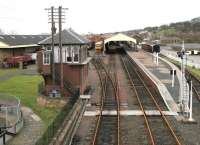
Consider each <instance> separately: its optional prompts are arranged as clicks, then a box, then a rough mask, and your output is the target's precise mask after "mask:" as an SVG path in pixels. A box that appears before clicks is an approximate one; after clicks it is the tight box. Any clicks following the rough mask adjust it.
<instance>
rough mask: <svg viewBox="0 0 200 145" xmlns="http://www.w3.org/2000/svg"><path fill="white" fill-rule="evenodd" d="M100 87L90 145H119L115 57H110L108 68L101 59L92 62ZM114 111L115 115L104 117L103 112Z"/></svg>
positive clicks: (118, 105)
mask: <svg viewBox="0 0 200 145" xmlns="http://www.w3.org/2000/svg"><path fill="white" fill-rule="evenodd" d="M94 65H95V67H96V70H97V73H98V76H99V80H100V85H101V91H102V93H101V103H100V108H99V110H100V114H99V116H98V118H97V122H96V128H95V131H94V136H93V139H92V145H108V144H109V145H120V114H119V110H120V104H119V89H118V81H117V73H116V71H115V65H116V64H115V56H114V55H111V56H110V60H109V64H108V67H106V66H105V64H104V63H103V62H102V60H101V59H96V60H95V61H94ZM104 110H107V111H116V112H117V115H104V114H103V111H104Z"/></svg>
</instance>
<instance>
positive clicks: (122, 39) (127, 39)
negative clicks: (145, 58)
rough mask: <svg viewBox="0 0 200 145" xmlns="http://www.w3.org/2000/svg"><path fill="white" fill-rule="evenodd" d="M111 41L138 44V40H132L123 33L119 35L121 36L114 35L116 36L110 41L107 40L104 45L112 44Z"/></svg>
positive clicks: (109, 39)
mask: <svg viewBox="0 0 200 145" xmlns="http://www.w3.org/2000/svg"><path fill="white" fill-rule="evenodd" d="M110 41H130V42H133V43H136V39H134V38H131V37H129V36H127V35H124V34H122V33H119V34H117V35H114V36H112V37H110V38H108V39H105V40H104V43H105V44H106V43H107V42H110Z"/></svg>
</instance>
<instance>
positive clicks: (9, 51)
mask: <svg viewBox="0 0 200 145" xmlns="http://www.w3.org/2000/svg"><path fill="white" fill-rule="evenodd" d="M48 36H49V35H0V64H2V62H3V60H4V59H5V58H8V57H12V56H22V55H25V54H33V53H36V52H37V50H39V49H40V47H41V46H39V45H38V44H37V43H38V42H39V41H41V40H43V39H45V38H47V37H48Z"/></svg>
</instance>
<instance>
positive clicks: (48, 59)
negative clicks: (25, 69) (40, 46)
mask: <svg viewBox="0 0 200 145" xmlns="http://www.w3.org/2000/svg"><path fill="white" fill-rule="evenodd" d="M50 63H51V52H49V51H45V52H44V55H43V64H46V65H49V64H50Z"/></svg>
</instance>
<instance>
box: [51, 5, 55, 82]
mask: <svg viewBox="0 0 200 145" xmlns="http://www.w3.org/2000/svg"><path fill="white" fill-rule="evenodd" d="M55 33H56V28H55V22H54V7H51V38H52V40H51V43H52V44H51V45H52V53H51V54H52V55H51V66H52V68H51V72H52V80H53V86H54V85H55V62H54V34H55Z"/></svg>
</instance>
